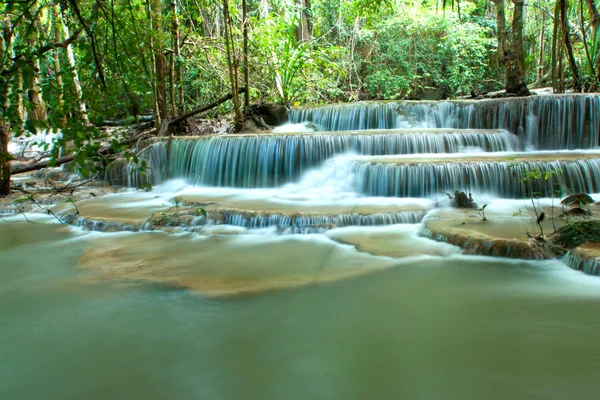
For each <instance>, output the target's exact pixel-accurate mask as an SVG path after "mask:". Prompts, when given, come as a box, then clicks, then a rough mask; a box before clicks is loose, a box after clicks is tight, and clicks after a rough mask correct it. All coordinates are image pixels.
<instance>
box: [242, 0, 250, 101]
mask: <svg viewBox="0 0 600 400" xmlns="http://www.w3.org/2000/svg"><path fill="white" fill-rule="evenodd" d="M242 19H243V20H242V32H243V36H244V87H245V88H246V91H245V92H244V107H246V109H248V107H250V83H249V81H250V76H249V71H248V23H249V21H248V1H247V0H242Z"/></svg>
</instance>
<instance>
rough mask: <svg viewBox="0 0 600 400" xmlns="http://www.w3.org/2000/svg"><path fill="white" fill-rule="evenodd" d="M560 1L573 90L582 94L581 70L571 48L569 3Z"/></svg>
mask: <svg viewBox="0 0 600 400" xmlns="http://www.w3.org/2000/svg"><path fill="white" fill-rule="evenodd" d="M559 1H560V18H561V24H562V34H563V41H564V43H565V47H566V49H567V58H568V59H569V67H570V68H571V73H572V74H573V89H574V90H575V91H576V92H579V93H581V80H580V79H579V70H578V68H577V62H576V61H575V56H574V55H573V46H571V39H570V38H569V26H568V25H567V21H568V15H567V2H566V0H559Z"/></svg>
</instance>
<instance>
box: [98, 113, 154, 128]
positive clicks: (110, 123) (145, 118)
mask: <svg viewBox="0 0 600 400" xmlns="http://www.w3.org/2000/svg"><path fill="white" fill-rule="evenodd" d="M152 121H154V116H152V115H142V116H140V117H138V118H136V119H135V120H131V118H124V119H118V120H116V121H111V120H107V119H105V120H104V121H102V123H100V124H99V125H100V126H124V125H135V124H140V123H144V122H152Z"/></svg>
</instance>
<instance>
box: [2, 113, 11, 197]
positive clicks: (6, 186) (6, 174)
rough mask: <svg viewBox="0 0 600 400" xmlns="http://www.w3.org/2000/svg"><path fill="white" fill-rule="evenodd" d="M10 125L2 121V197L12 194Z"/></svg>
mask: <svg viewBox="0 0 600 400" xmlns="http://www.w3.org/2000/svg"><path fill="white" fill-rule="evenodd" d="M8 141H9V139H8V124H7V123H5V122H4V121H1V120H0V197H3V196H8V195H9V194H10V154H9V152H8Z"/></svg>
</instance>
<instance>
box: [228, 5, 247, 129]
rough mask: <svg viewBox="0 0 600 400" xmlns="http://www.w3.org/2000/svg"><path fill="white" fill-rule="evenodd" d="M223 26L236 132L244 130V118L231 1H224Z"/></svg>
mask: <svg viewBox="0 0 600 400" xmlns="http://www.w3.org/2000/svg"><path fill="white" fill-rule="evenodd" d="M223 19H224V23H223V26H224V27H225V49H226V52H227V67H228V69H229V80H230V82H231V93H232V95H233V98H232V101H233V110H234V112H235V130H236V131H239V130H241V129H242V125H243V122H244V121H243V117H242V110H241V108H240V96H239V91H238V69H237V61H236V56H235V45H234V40H233V32H232V29H231V16H230V14H229V1H228V0H223Z"/></svg>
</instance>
